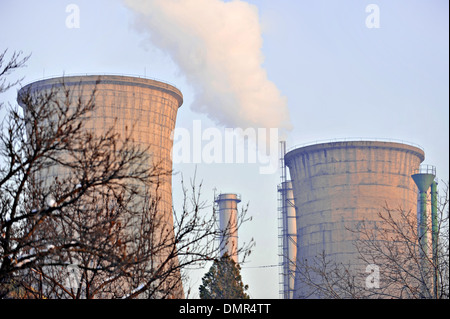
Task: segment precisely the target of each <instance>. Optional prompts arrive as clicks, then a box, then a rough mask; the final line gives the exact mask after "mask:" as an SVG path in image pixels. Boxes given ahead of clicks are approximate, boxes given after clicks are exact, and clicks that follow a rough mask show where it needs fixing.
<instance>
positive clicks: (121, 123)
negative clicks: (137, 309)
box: [18, 75, 184, 298]
mask: <svg viewBox="0 0 450 319" xmlns="http://www.w3.org/2000/svg"><path fill="white" fill-rule="evenodd" d="M63 85H64V86H65V87H66V88H69V89H71V94H72V95H73V96H72V99H73V100H74V101H77V100H78V99H79V98H80V99H81V100H89V98H90V96H91V95H92V92H93V91H94V89H95V90H96V94H95V104H96V107H95V109H94V112H93V115H92V117H90V118H86V119H85V120H86V122H85V123H84V124H85V127H86V130H93V131H94V132H95V133H98V134H102V133H103V132H106V130H108V129H110V128H111V127H113V128H114V130H115V132H116V133H119V135H120V138H124V137H125V136H127V135H128V134H129V133H130V132H131V133H132V139H133V140H134V141H135V142H136V143H138V144H139V145H141V146H142V147H143V148H144V149H145V148H147V147H149V152H150V153H151V154H150V155H151V160H152V162H151V163H148V164H149V166H151V165H153V164H158V165H161V168H162V170H164V171H171V170H172V159H171V150H172V145H173V140H172V139H171V134H172V131H173V130H174V128H175V122H176V117H177V111H178V108H179V107H180V106H181V105H182V103H183V95H182V93H181V92H180V91H179V90H178V89H177V88H176V87H174V86H172V85H169V84H167V83H164V82H160V81H156V80H152V79H147V78H138V77H130V76H118V75H86V76H65V77H57V78H50V79H44V80H40V81H37V82H33V83H30V84H28V85H26V86H24V87H23V88H22V89H21V91H19V97H20V96H21V92H28V91H29V90H30V92H36V93H38V94H39V93H45V92H49V91H50V90H52V89H55V88H56V89H57V88H58V87H61V86H63ZM63 93H64V92H63V90H61V93H60V94H63ZM61 99H62V101H64V100H63V99H64V96H61ZM18 102H19V104H21V100H20V98H19V99H18ZM21 106H22V107H25V106H24V105H23V104H21ZM25 112H26V109H25ZM59 174H64V172H63V171H61V170H60V169H59V168H58V167H53V168H52V169H51V171H48V172H45V173H43V176H46V178H52V177H54V176H58V175H59ZM160 182H161V185H160V186H159V188H158V196H159V197H160V201H159V203H158V209H159V210H160V212H161V217H162V218H163V219H164V220H165V222H166V227H168V228H169V229H173V211H172V177H171V176H170V175H163V176H162V177H161V178H160ZM150 192H153V190H150ZM150 195H155V194H150ZM173 297H175V298H183V297H184V293H183V288H182V287H180V289H179V291H178V293H177V294H176V295H175V296H173Z"/></svg>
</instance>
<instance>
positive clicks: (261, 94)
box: [124, 0, 291, 131]
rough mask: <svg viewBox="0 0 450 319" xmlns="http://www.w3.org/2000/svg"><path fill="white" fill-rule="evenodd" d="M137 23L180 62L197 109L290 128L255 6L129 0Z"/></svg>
mask: <svg viewBox="0 0 450 319" xmlns="http://www.w3.org/2000/svg"><path fill="white" fill-rule="evenodd" d="M124 1H125V3H126V5H127V6H128V7H129V8H131V9H132V10H133V11H134V13H135V16H136V20H135V27H136V28H137V29H138V30H139V31H142V32H144V33H146V34H148V36H149V39H150V41H151V43H152V44H154V45H155V46H157V47H159V48H160V49H162V50H163V51H165V52H166V53H167V54H169V55H170V57H171V58H172V59H173V61H174V62H175V63H176V64H177V65H178V66H179V68H180V70H181V72H182V73H183V74H184V75H185V76H186V78H187V80H188V81H189V83H190V84H191V85H192V86H193V87H194V89H195V91H196V92H195V93H196V96H195V101H194V102H193V104H192V107H193V109H194V111H198V112H202V113H206V114H207V115H208V117H209V118H211V119H212V120H214V121H215V122H216V123H219V124H222V125H224V126H226V127H241V128H247V127H254V128H256V127H259V128H269V127H277V128H280V129H282V131H284V130H290V129H291V124H290V120H289V114H288V108H287V101H286V98H284V97H283V96H281V94H280V92H279V90H278V89H277V87H276V86H275V84H274V83H272V82H271V81H269V80H268V79H267V74H266V71H265V70H264V69H263V67H262V63H263V59H264V58H263V55H262V53H261V48H262V35H261V33H262V30H261V26H260V23H259V17H258V11H257V8H256V6H254V5H251V4H249V3H246V2H243V1H240V0H234V1H231V2H223V1H221V0H124Z"/></svg>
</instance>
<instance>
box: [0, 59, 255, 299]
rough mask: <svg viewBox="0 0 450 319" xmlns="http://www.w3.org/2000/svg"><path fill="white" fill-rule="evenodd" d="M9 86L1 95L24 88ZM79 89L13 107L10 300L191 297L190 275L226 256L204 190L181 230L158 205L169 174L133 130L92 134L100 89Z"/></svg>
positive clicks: (1, 264) (5, 232)
mask: <svg viewBox="0 0 450 319" xmlns="http://www.w3.org/2000/svg"><path fill="white" fill-rule="evenodd" d="M20 57H21V54H14V55H13V56H12V58H11V61H10V62H9V63H7V64H6V67H5V69H4V70H1V69H0V75H1V76H4V75H7V74H9V73H10V72H11V71H13V70H14V69H16V68H18V67H21V66H23V65H24V63H25V62H26V60H27V58H22V59H21V58H20ZM4 59H5V54H3V55H1V56H0V66H1V65H3V62H4ZM0 83H1V85H2V90H3V91H5V90H6V89H9V88H11V87H13V86H14V84H15V83H8V82H7V81H6V80H5V79H4V78H2V77H0ZM77 90H80V88H74V87H69V86H66V85H65V84H64V83H61V84H60V85H58V86H55V87H53V88H51V89H49V90H47V91H45V92H39V93H36V92H33V91H32V90H29V91H28V92H24V93H23V94H22V95H21V96H20V97H19V98H20V100H21V103H22V105H24V108H25V112H23V110H22V109H21V108H20V107H18V106H16V105H8V108H7V109H6V111H7V115H6V117H5V119H4V120H3V121H2V123H1V127H0V129H1V132H0V133H1V135H0V158H1V162H0V231H1V233H0V235H1V236H0V298H75V299H76V298H177V297H182V296H183V291H182V290H183V282H182V281H183V279H184V276H185V275H186V274H185V272H184V271H183V270H184V269H185V268H186V267H187V266H189V265H193V264H198V263H202V262H206V261H209V260H213V259H214V258H216V257H217V255H218V251H219V248H218V246H216V245H211V244H210V243H213V242H214V240H215V238H217V237H218V235H219V233H218V230H217V228H216V227H215V226H216V221H215V215H214V214H211V210H209V209H207V205H206V204H205V203H204V202H202V201H201V199H200V189H197V187H198V186H196V185H195V183H194V184H192V185H191V187H192V188H191V190H192V194H188V191H187V190H186V189H184V196H185V201H184V205H183V210H182V211H181V212H178V213H176V212H174V218H175V222H174V226H175V227H171V225H172V223H168V220H166V219H167V216H166V215H165V214H162V213H161V208H160V207H159V206H160V201H161V198H160V195H159V187H160V185H161V180H163V178H162V177H164V176H168V175H170V174H171V172H168V171H164V170H163V169H161V166H160V165H159V163H153V164H152V165H149V163H151V155H150V154H149V152H148V149H142V147H140V146H139V145H137V144H135V143H134V142H133V140H132V130H131V129H130V130H129V131H128V133H127V135H126V136H119V134H118V133H116V131H115V130H114V126H112V127H111V128H109V129H106V130H105V131H103V132H102V133H101V134H96V133H95V132H93V131H92V130H89V129H86V122H87V121H86V119H87V118H89V117H90V116H91V115H92V112H94V110H95V97H96V90H95V89H94V90H93V92H91V93H89V94H88V95H87V96H88V98H87V99H86V98H81V97H80V94H78V93H76V92H77ZM85 96H86V95H85ZM200 188H201V185H200ZM241 217H242V218H241V221H245V220H246V218H245V214H243V215H242V216H241ZM169 225H170V226H169ZM244 250H245V251H247V252H248V251H249V246H246V247H245V248H244Z"/></svg>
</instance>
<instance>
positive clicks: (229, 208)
mask: <svg viewBox="0 0 450 319" xmlns="http://www.w3.org/2000/svg"><path fill="white" fill-rule="evenodd" d="M240 201H241V197H240V195H238V194H220V195H218V196H217V197H216V199H215V203H216V204H217V210H218V214H219V228H220V234H221V237H220V255H221V256H223V255H225V254H228V256H230V257H231V259H233V260H234V262H235V263H238V254H237V250H238V233H237V216H238V210H237V204H238V203H239V202H240Z"/></svg>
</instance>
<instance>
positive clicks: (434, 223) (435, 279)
mask: <svg viewBox="0 0 450 319" xmlns="http://www.w3.org/2000/svg"><path fill="white" fill-rule="evenodd" d="M438 231H439V230H438V215H437V182H436V180H434V181H433V183H431V234H432V235H431V242H432V250H433V267H434V273H433V285H434V287H433V288H434V289H433V294H434V298H435V299H437V298H438V295H439V276H438V265H439V260H438V239H439V237H438Z"/></svg>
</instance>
